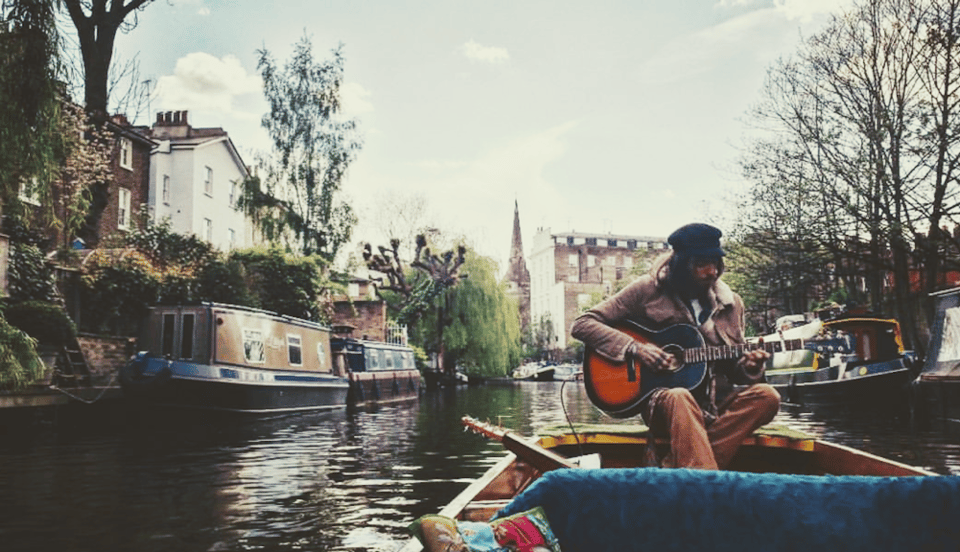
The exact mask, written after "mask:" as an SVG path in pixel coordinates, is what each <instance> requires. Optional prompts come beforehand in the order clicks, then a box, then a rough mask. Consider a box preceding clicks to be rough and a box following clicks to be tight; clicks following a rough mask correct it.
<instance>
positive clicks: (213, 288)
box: [197, 257, 256, 307]
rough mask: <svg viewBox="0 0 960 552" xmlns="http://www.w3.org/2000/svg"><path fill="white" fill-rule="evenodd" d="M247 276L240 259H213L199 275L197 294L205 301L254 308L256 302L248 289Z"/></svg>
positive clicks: (202, 268)
mask: <svg viewBox="0 0 960 552" xmlns="http://www.w3.org/2000/svg"><path fill="white" fill-rule="evenodd" d="M246 274H247V271H246V268H245V267H244V266H243V264H242V263H241V262H240V260H239V259H236V258H231V259H226V260H224V259H222V258H219V257H217V258H215V259H211V260H210V261H209V262H208V263H207V264H206V265H204V266H203V267H201V269H200V271H199V273H198V274H197V294H198V295H199V296H200V297H202V298H203V299H204V300H205V301H213V302H214V303H229V304H232V305H243V306H247V307H252V306H254V305H255V304H256V301H255V299H254V297H253V295H252V294H251V291H250V289H248V288H247V285H246Z"/></svg>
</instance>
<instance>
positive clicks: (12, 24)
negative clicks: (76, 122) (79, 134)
mask: <svg viewBox="0 0 960 552" xmlns="http://www.w3.org/2000/svg"><path fill="white" fill-rule="evenodd" d="M55 12H56V6H55V2H54V0H18V1H16V2H9V1H6V0H3V1H2V2H0V208H4V207H7V208H9V207H11V206H16V205H17V204H18V200H17V198H18V195H19V194H20V191H21V187H22V186H30V187H34V188H35V189H31V190H29V192H39V191H44V190H45V189H46V185H47V183H48V182H51V181H52V180H53V179H54V177H55V175H56V173H57V171H58V170H59V160H60V159H61V158H62V155H61V154H60V152H61V150H62V149H63V136H62V134H61V132H60V107H61V104H60V100H61V98H60V95H59V91H58V84H57V82H58V81H59V79H61V78H62V70H63V67H62V64H61V62H60V56H59V38H58V36H59V35H58V33H57V28H56V22H55V18H56V17H55V16H56V13H55Z"/></svg>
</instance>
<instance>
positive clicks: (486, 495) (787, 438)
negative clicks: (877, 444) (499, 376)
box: [401, 418, 960, 552]
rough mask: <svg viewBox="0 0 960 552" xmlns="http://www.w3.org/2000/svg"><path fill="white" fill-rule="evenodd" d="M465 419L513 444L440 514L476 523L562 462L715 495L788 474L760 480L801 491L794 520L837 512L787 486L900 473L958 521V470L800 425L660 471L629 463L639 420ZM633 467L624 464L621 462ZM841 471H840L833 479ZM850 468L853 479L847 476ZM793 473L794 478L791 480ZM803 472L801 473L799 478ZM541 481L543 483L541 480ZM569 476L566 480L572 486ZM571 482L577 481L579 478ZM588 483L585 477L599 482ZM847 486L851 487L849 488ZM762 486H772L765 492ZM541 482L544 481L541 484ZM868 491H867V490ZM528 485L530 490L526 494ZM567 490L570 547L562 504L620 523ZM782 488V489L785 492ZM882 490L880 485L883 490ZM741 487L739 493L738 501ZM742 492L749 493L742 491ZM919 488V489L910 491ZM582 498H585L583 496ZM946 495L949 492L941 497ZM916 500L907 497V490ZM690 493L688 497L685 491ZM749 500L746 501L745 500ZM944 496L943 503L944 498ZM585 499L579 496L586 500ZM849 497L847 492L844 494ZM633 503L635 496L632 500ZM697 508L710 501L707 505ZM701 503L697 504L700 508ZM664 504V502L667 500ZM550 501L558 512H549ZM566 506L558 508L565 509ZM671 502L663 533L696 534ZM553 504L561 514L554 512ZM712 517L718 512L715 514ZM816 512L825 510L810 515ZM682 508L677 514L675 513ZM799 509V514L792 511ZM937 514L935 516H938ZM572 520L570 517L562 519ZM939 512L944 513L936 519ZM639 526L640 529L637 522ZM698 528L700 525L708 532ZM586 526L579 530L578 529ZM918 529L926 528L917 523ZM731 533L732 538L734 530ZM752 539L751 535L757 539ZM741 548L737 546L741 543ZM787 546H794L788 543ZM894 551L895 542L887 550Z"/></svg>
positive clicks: (643, 442) (411, 547) (892, 480)
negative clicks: (733, 481) (909, 460)
mask: <svg viewBox="0 0 960 552" xmlns="http://www.w3.org/2000/svg"><path fill="white" fill-rule="evenodd" d="M463 423H464V425H465V426H466V427H468V428H470V429H473V430H474V431H478V432H480V433H483V434H485V435H487V436H490V437H494V438H497V439H499V440H501V441H502V442H503V444H504V446H505V447H506V448H507V449H508V450H510V451H511V453H509V454H507V455H506V456H505V457H504V458H502V459H501V460H500V461H499V462H497V463H496V464H495V465H494V466H493V467H491V468H490V469H489V470H487V472H486V473H485V474H484V475H482V476H481V477H480V478H478V479H477V480H476V481H474V482H473V483H471V484H470V485H469V486H468V487H467V488H466V489H465V490H464V491H463V492H461V493H460V494H459V495H457V496H456V497H455V498H454V499H453V500H452V501H451V502H450V503H449V504H447V506H446V507H444V508H443V509H442V510H441V511H440V512H439V514H438V515H440V516H446V517H448V518H452V519H455V520H458V521H475V522H486V521H488V520H490V518H491V517H492V516H494V515H495V514H496V513H497V512H498V511H499V512H501V513H502V512H503V511H504V510H502V509H504V508H505V507H507V511H509V507H508V504H509V505H511V506H513V505H515V504H517V502H518V501H519V502H520V503H523V499H524V497H525V496H526V495H527V494H530V493H531V492H536V491H533V489H532V488H531V486H532V485H534V483H536V482H537V481H539V480H541V479H546V477H545V474H547V473H551V474H560V473H561V472H555V471H553V470H556V469H558V468H574V469H576V471H577V472H578V473H580V472H582V473H583V474H584V477H593V478H596V477H598V472H599V473H602V472H608V471H611V470H612V471H611V473H613V474H614V475H617V476H619V475H621V474H628V475H634V474H636V475H637V476H638V477H647V476H649V477H655V478H656V477H659V478H664V477H666V478H670V477H683V478H706V479H710V481H705V482H704V483H703V485H704V488H703V491H704V493H705V494H706V493H708V492H710V493H713V492H717V490H718V488H719V487H717V479H718V478H719V479H721V480H722V479H724V478H726V479H730V478H747V479H749V478H769V477H774V478H776V477H781V478H784V480H783V481H780V480H775V481H774V482H772V483H771V481H769V480H763V481H761V482H760V483H761V484H762V485H766V486H767V487H762V488H761V491H760V494H761V495H762V494H763V493H769V492H773V490H772V489H781V488H784V489H785V491H784V492H788V493H789V492H794V493H797V494H796V496H795V497H794V498H793V499H791V500H790V501H788V502H790V505H789V508H791V509H792V510H790V513H789V514H788V517H789V518H790V520H791V524H792V525H796V524H797V523H804V521H803V520H804V517H803V516H804V515H807V514H808V513H809V512H810V511H811V507H812V508H813V509H816V508H821V509H822V510H823V511H830V512H832V513H833V512H835V508H834V507H833V506H829V505H828V506H826V507H821V505H819V504H818V499H817V498H816V497H817V496H819V495H817V494H816V493H814V495H813V498H810V499H809V501H810V502H811V504H806V505H804V504H795V503H794V502H796V501H798V500H801V498H800V497H803V496H804V495H803V494H802V492H803V491H796V490H795V489H792V488H790V487H789V485H794V484H799V485H800V486H801V488H809V487H811V486H814V483H818V484H819V485H820V486H824V485H825V486H830V485H834V484H836V485H837V486H838V488H842V489H843V490H842V492H844V493H847V492H853V493H856V490H854V489H855V488H856V487H855V485H856V484H863V482H866V483H867V484H870V483H873V484H880V485H893V486H897V485H898V483H896V482H897V481H901V480H907V479H910V480H915V482H916V484H917V485H919V484H920V483H926V484H927V487H933V489H930V488H925V489H926V490H919V491H918V490H914V489H913V487H911V488H910V489H909V490H908V491H909V492H908V493H907V494H908V495H909V493H910V492H915V493H919V494H922V493H924V492H928V493H930V495H929V496H926V497H924V499H930V500H935V501H939V502H937V503H936V504H935V505H933V506H930V508H932V509H935V510H940V511H942V512H943V515H945V516H953V517H952V519H949V520H944V523H946V524H948V525H947V526H948V527H949V526H951V525H950V524H955V519H956V516H957V513H960V493H958V490H960V478H952V477H941V476H938V475H936V474H935V473H933V472H930V471H927V470H924V469H922V468H918V467H913V466H909V465H906V464H902V463H899V462H895V461H892V460H887V459H884V458H881V457H879V456H875V455H872V454H869V453H866V452H862V451H858V450H855V449H852V448H850V447H846V446H842V445H836V444H831V443H827V442H824V441H820V440H818V439H815V438H812V437H810V436H808V435H805V434H803V433H800V432H797V431H793V430H790V429H787V428H782V427H774V426H767V427H764V428H761V429H760V430H758V431H757V432H756V433H755V434H754V435H752V436H751V437H749V438H747V439H746V441H745V442H744V444H743V446H742V447H741V449H740V451H739V452H738V454H737V456H736V457H735V458H734V461H733V465H732V466H731V467H730V470H729V471H726V472H708V471H703V470H669V469H659V468H650V469H642V470H636V469H630V468H638V467H642V466H644V458H645V457H646V451H647V446H648V439H649V434H648V432H647V429H646V428H645V427H643V426H640V425H580V426H576V427H575V431H576V432H575V433H574V432H572V431H570V429H569V428H567V427H558V428H556V429H548V430H545V431H544V433H543V435H542V436H541V437H540V438H539V440H537V441H533V440H532V439H526V438H524V437H521V436H518V435H516V434H515V433H513V432H510V431H507V430H504V429H502V428H498V427H493V426H490V425H489V424H483V423H480V422H478V421H476V420H473V419H470V418H464V419H463ZM654 446H656V447H658V448H661V447H666V446H667V444H666V442H663V441H657V442H655V443H654ZM581 462H582V463H583V464H584V467H590V468H599V469H586V470H581V469H577V468H580V465H579V463H581ZM624 468H626V469H624ZM563 472H565V473H567V474H568V475H566V476H564V477H567V479H569V478H570V477H571V475H569V474H571V470H563ZM572 476H573V477H577V476H578V474H577V473H574V474H572ZM834 476H839V477H834ZM848 476H849V477H848ZM869 476H881V477H869ZM901 476H919V477H901ZM789 478H794V479H789ZM796 478H800V479H799V481H797V480H796ZM931 480H933V481H934V483H935V484H933V485H930V484H929V483H930V481H931ZM941 480H944V481H945V482H946V484H947V485H949V486H950V487H949V488H946V489H944V488H942V487H941V486H940V485H937V484H936V483H938V482H940V481H941ZM542 484H549V483H548V482H547V481H544V482H543V483H542ZM542 484H541V485H542ZM568 484H570V483H569V482H568V483H564V485H568ZM573 484H576V483H575V482H574V483H573ZM592 484H593V483H589V484H588V485H592ZM687 485H688V489H687V490H686V491H685V492H684V493H682V496H685V497H686V500H693V501H694V502H697V501H700V500H701V498H700V497H696V496H694V495H696V494H697V492H695V491H694V490H693V489H696V488H697V487H696V485H697V482H696V479H694V482H693V484H692V485H693V486H692V487H691V483H690V482H689V481H687ZM782 485H788V487H782ZM849 485H854V486H853V487H850V486H849ZM899 486H900V487H903V486H905V485H904V484H902V483H901V484H899ZM618 489H619V488H617V487H615V488H614V490H612V491H610V494H611V495H627V496H626V497H623V496H620V497H615V498H618V499H620V500H621V501H622V500H627V501H631V500H632V502H630V503H631V504H634V503H636V504H643V503H644V502H645V501H649V500H650V499H651V497H649V496H646V495H644V494H643V493H639V494H635V495H633V498H632V499H631V498H630V496H629V493H630V492H632V491H628V490H626V489H622V490H618ZM764 489H765V490H764ZM538 490H539V489H538ZM868 490H869V489H868ZM895 490H896V489H894V490H890V489H882V491H884V492H888V491H889V495H884V496H889V497H890V498H891V499H895V498H902V497H903V496H904V495H902V494H898V493H897V492H895ZM525 491H526V492H525ZM564 492H567V493H572V494H571V496H572V497H573V498H572V499H571V500H567V501H555V502H566V503H569V502H572V504H545V505H543V506H544V507H545V508H547V509H548V512H547V514H548V517H549V518H550V520H551V525H553V526H554V531H555V532H556V533H557V536H558V537H560V544H561V545H562V546H561V547H562V549H563V550H564V551H567V550H568V544H569V543H565V542H564V535H567V538H570V537H569V533H568V532H567V530H568V529H569V528H564V527H557V526H556V525H557V524H558V523H561V524H562V523H563V521H562V519H555V517H562V516H559V515H557V512H558V511H561V510H562V511H565V512H567V515H570V516H574V518H571V519H575V522H576V523H575V524H576V525H581V524H585V523H589V522H588V520H586V519H581V518H579V517H577V516H580V514H581V513H582V514H583V515H584V516H588V515H591V514H590V513H589V512H594V514H593V515H600V516H602V517H606V518H607V519H604V520H602V521H600V522H599V523H601V524H602V525H601V527H602V529H603V531H608V530H609V531H615V530H616V529H615V527H617V526H618V524H617V523H616V522H617V521H618V519H619V518H618V514H617V513H616V512H615V511H610V510H606V509H602V508H601V509H597V508H596V506H595V504H593V503H592V502H590V504H589V505H588V504H587V502H589V501H590V500H594V498H596V497H594V496H593V495H594V494H595V493H594V491H591V490H590V487H589V486H588V487H587V488H585V489H583V492H582V494H577V493H578V492H579V491H577V490H576V489H574V490H571V489H565V490H564ZM778 492H779V491H778ZM900 492H901V493H902V492H906V491H904V489H900ZM881 494H882V493H881ZM739 496H740V495H738V500H741V499H740V498H739ZM744 496H745V495H744ZM910 496H912V495H910ZM578 497H579V498H578ZM943 497H947V498H946V499H944V498H943ZM908 498H909V497H908ZM678 500H684V499H682V498H681V499H678ZM742 500H746V498H743V499H742ZM944 500H945V502H944ZM581 501H582V502H583V504H580V502H581ZM840 502H841V503H843V500H842V499H841V500H840ZM921 504H926V502H918V504H910V505H909V506H907V507H908V508H923V509H929V508H927V506H922V505H921ZM634 505H635V504H634ZM700 506H704V505H703V504H700ZM700 506H698V507H700ZM662 507H663V506H662V504H661V505H659V506H658V508H662ZM722 507H723V508H728V509H729V504H728V505H722ZM844 507H848V508H850V509H851V510H850V511H851V512H852V514H850V515H853V516H854V518H855V519H854V521H855V522H858V523H868V524H869V520H864V519H857V516H860V515H862V514H864V513H865V512H867V511H868V510H869V508H871V507H875V508H893V509H898V510H897V511H899V509H903V508H904V506H903V505H902V504H901V505H899V506H896V505H889V504H887V502H886V499H883V500H880V501H878V503H877V504H875V505H873V506H867V507H866V508H867V509H866V510H857V509H856V508H858V507H860V505H855V501H853V500H850V503H849V504H845V505H844ZM551 508H552V510H550V509H551ZM558 509H560V510H558ZM667 509H668V510H669V512H671V514H670V515H672V516H673V517H672V518H670V519H669V520H668V521H667V522H666V523H667V525H666V526H664V527H661V528H660V530H661V531H662V532H666V533H667V534H670V535H674V536H677V535H680V536H679V537H678V538H687V537H689V536H690V535H685V534H684V533H683V532H682V531H680V532H678V531H677V530H676V528H675V527H674V526H676V525H679V524H680V523H681V521H682V520H681V518H683V517H684V516H685V515H686V514H684V513H683V512H686V510H685V509H683V508H681V507H680V506H679V505H677V504H672V505H668V506H667ZM551 512H552V513H553V514H554V515H551ZM690 512H691V513H690V515H691V516H693V515H695V514H694V513H693V510H691V511H690ZM712 515H716V512H714V513H713V514H712ZM752 515H753V516H756V519H754V520H753V523H754V524H755V525H756V526H757V527H761V526H762V524H763V522H762V518H763V516H764V513H763V512H756V513H754V514H752ZM811 515H812V516H813V517H815V518H816V519H818V520H819V519H820V517H818V516H819V515H820V514H811ZM678 516H679V517H678ZM794 516H796V517H795V518H794ZM879 517H880V518H881V519H883V520H888V519H889V515H886V514H883V515H880V516H879ZM934 517H936V515H934ZM564 519H566V518H564ZM937 520H939V518H937ZM635 521H636V523H637V524H639V523H640V520H635V519H633V518H630V519H629V523H627V524H626V525H625V529H624V530H626V531H630V532H632V531H633V530H634V529H633V528H634V522H635ZM841 521H843V520H833V521H832V522H830V523H833V524H834V525H835V527H834V528H837V527H840V525H838V524H840V523H841ZM928 522H929V523H934V521H933V520H928ZM636 527H639V525H637V526H636ZM702 529H703V528H702V527H700V529H698V530H702ZM897 529H898V530H901V529H903V528H902V527H900V526H899V525H898V526H897ZM573 530H579V529H573ZM754 530H755V531H760V533H762V534H758V535H755V536H756V537H757V538H761V539H765V538H768V536H769V534H775V533H776V532H777V531H784V534H786V530H787V528H780V527H762V528H761V529H754ZM832 530H833V529H831V527H821V528H820V529H818V531H820V532H822V531H827V532H830V531H832ZM917 530H918V531H920V529H917ZM956 531H960V529H958V530H956ZM696 532H697V531H690V532H689V533H691V534H693V533H696ZM635 536H637V535H628V538H634V537H635ZM731 537H735V538H739V537H737V536H736V535H731ZM728 538H729V537H728ZM751 538H754V537H751ZM834 538H835V539H836V540H835V541H834V543H835V544H841V543H843V544H846V540H844V538H843V537H834ZM771 539H772V540H766V541H762V540H761V541H760V542H766V543H767V545H768V546H760V545H758V546H757V547H754V548H751V547H750V546H747V547H741V548H735V547H734V548H716V547H711V549H723V550H727V549H739V550H770V549H786V548H783V543H782V541H777V540H776V539H777V537H776V536H774V537H771ZM948 539H950V540H949V541H948V542H949V543H950V545H951V546H954V548H950V549H956V548H955V545H956V544H958V543H960V533H956V532H955V533H954V534H951V535H950V536H949V537H948ZM775 542H780V546H773V547H772V548H771V547H769V545H771V544H773V543H775ZM673 544H674V546H673V548H672V549H691V550H693V549H701V548H685V547H684V546H683V541H682V540H681V541H677V542H674V543H673ZM738 546H739V545H738ZM788 548H789V547H788ZM577 549H578V548H577V547H576V546H571V547H570V548H569V550H577ZM579 549H586V550H594V551H601V552H602V550H604V548H602V547H598V548H589V547H587V548H585V547H580V548H579ZM789 549H791V550H792V549H805V548H789ZM844 549H846V550H851V549H852V550H861V549H864V548H862V547H857V546H852V547H849V548H844ZM882 549H890V548H882ZM917 549H923V550H928V549H934V550H940V548H923V547H921V548H917ZM421 550H423V547H422V545H421V543H420V542H419V540H417V539H416V538H413V539H411V540H410V541H408V542H407V543H406V544H405V545H404V547H402V548H401V552H420V551H421Z"/></svg>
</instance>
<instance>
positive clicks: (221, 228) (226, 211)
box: [148, 111, 254, 251]
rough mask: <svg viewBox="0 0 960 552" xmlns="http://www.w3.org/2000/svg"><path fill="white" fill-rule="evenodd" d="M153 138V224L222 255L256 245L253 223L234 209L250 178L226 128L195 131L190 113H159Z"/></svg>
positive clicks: (151, 186)
mask: <svg viewBox="0 0 960 552" xmlns="http://www.w3.org/2000/svg"><path fill="white" fill-rule="evenodd" d="M150 134H151V138H152V139H153V140H154V141H155V142H157V143H158V146H157V147H156V148H154V150H153V151H152V152H151V158H150V193H149V199H148V206H149V208H150V211H151V212H152V213H153V217H154V220H158V221H159V220H163V219H165V218H169V219H170V222H171V229H172V230H173V231H174V232H177V233H180V234H195V235H196V236H198V237H199V238H201V239H203V240H205V241H207V242H209V243H211V244H213V245H214V246H215V247H217V248H219V249H220V250H222V251H229V250H230V249H233V248H241V247H249V246H251V245H253V243H254V239H253V235H254V232H253V226H252V223H251V222H250V221H249V220H248V219H247V218H246V217H245V216H244V215H243V213H242V212H241V211H239V210H237V209H236V207H235V204H236V199H237V197H238V194H239V192H240V189H241V188H240V187H241V184H242V182H243V180H244V178H246V177H247V176H248V174H249V172H248V170H247V167H246V165H244V163H243V160H242V159H241V158H240V154H239V153H238V152H237V148H236V147H235V146H234V145H233V142H232V141H231V140H230V137H229V136H228V135H227V133H226V131H224V130H223V129H222V128H193V127H191V126H190V124H189V123H188V122H187V112H186V111H173V112H171V111H167V112H164V113H157V120H156V122H155V123H154V125H153V128H152V129H151V132H150Z"/></svg>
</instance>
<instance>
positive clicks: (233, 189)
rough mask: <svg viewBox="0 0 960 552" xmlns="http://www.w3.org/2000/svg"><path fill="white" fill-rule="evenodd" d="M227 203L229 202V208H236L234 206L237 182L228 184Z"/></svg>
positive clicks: (235, 204) (235, 203)
mask: <svg viewBox="0 0 960 552" xmlns="http://www.w3.org/2000/svg"><path fill="white" fill-rule="evenodd" d="M229 201H230V206H231V207H236V206H237V182H236V181H233V182H231V183H230V198H229Z"/></svg>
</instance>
